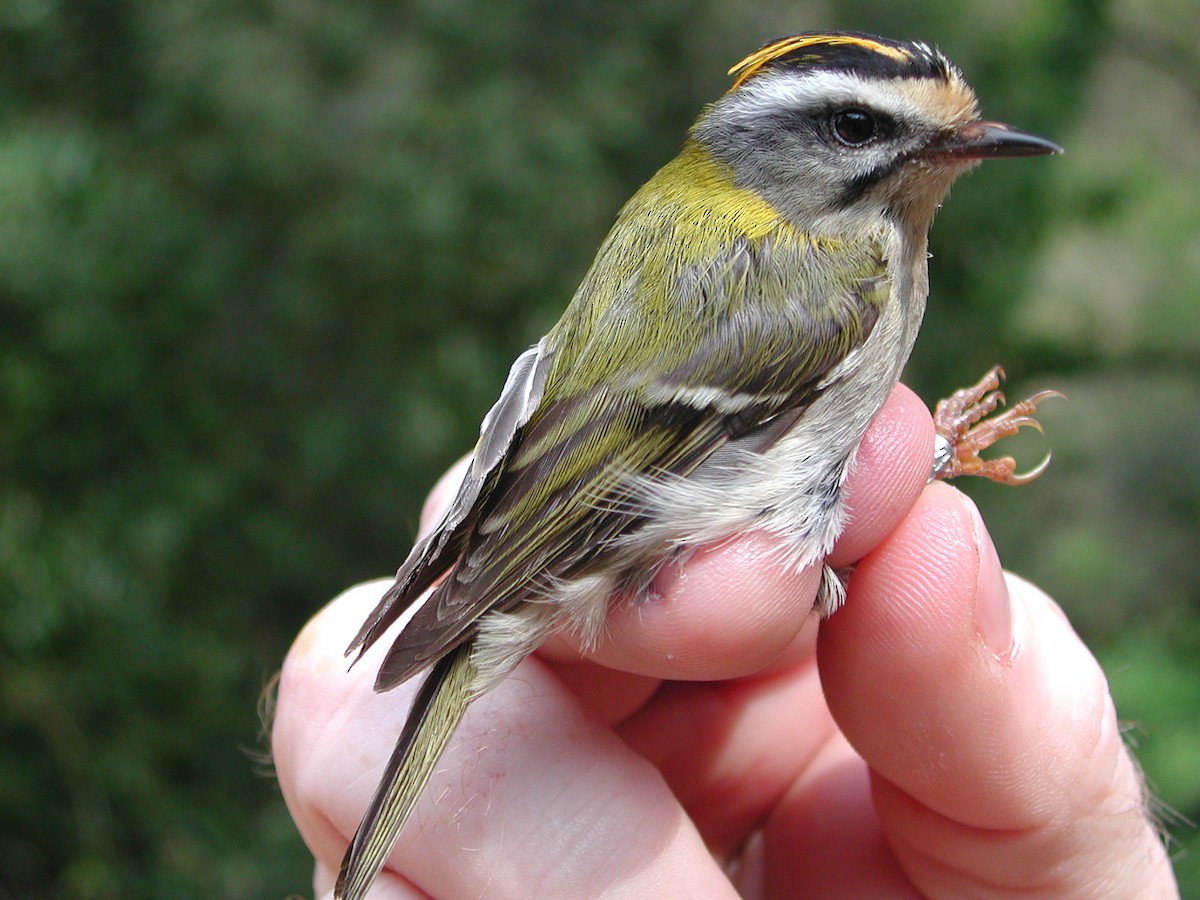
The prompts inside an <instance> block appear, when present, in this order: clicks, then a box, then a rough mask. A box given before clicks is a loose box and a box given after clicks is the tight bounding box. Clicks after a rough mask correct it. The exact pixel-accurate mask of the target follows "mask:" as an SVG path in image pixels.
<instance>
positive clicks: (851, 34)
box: [762, 31, 950, 80]
mask: <svg viewBox="0 0 1200 900" xmlns="http://www.w3.org/2000/svg"><path fill="white" fill-rule="evenodd" d="M812 37H814V38H817V40H814V41H812V42H811V43H809V42H807V41H805V42H804V43H803V45H802V46H799V47H797V48H796V49H795V50H792V51H790V52H784V53H782V54H780V55H778V56H775V57H773V58H770V59H767V60H764V62H763V64H762V68H763V69H769V68H786V69H805V70H810V71H812V70H827V71H841V72H855V73H857V74H860V75H863V76H866V77H868V78H937V79H941V80H946V79H948V78H949V77H950V68H949V64H948V62H947V61H946V58H945V57H944V56H942V54H941V53H939V52H937V51H936V50H934V49H932V48H931V47H930V46H929V45H927V44H924V43H917V42H912V41H898V40H892V39H890V38H881V37H876V36H875V35H870V34H863V33H861V32H855V31H838V32H829V33H827V34H823V35H819V36H818V35H813V36H812ZM803 38H804V36H802V35H798V36H796V37H795V38H779V39H777V40H774V41H769V42H767V43H766V44H765V45H763V50H764V51H765V50H766V49H767V48H768V47H772V46H775V45H783V44H786V43H789V42H798V41H800V40H803Z"/></svg>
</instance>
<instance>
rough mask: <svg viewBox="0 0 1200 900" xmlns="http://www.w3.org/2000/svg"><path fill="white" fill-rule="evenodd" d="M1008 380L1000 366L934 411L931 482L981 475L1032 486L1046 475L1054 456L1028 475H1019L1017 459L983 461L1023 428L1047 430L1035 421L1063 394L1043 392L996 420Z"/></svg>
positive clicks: (1005, 412)
mask: <svg viewBox="0 0 1200 900" xmlns="http://www.w3.org/2000/svg"><path fill="white" fill-rule="evenodd" d="M1003 378H1004V370H1003V369H1001V368H1000V367H999V366H994V367H993V368H992V369H990V370H989V371H988V373H987V374H986V375H984V376H983V378H981V379H980V380H979V382H978V383H977V384H975V385H973V386H971V387H969V388H963V389H962V390H959V391H955V392H954V393H953V394H951V395H950V396H949V397H947V398H946V399H945V400H942V401H940V402H939V403H938V405H937V407H936V408H935V409H934V412H933V424H934V429H935V431H936V432H937V436H936V438H935V444H934V454H933V472H932V474H931V475H930V481H933V480H934V479H939V478H940V479H943V480H944V479H949V478H957V477H958V476H960V475H979V476H982V477H983V478H989V479H991V480H992V481H998V482H1000V483H1001V484H1028V483H1029V482H1031V481H1033V480H1034V479H1035V478H1037V477H1038V476H1039V475H1041V474H1042V473H1043V472H1044V471H1046V467H1047V466H1048V465H1050V454H1049V453H1047V454H1046V458H1045V459H1043V460H1042V461H1041V462H1040V463H1038V464H1037V465H1036V466H1034V467H1033V468H1032V469H1030V470H1029V471H1027V472H1017V463H1016V461H1015V460H1014V459H1013V458H1012V457H1011V456H1003V457H1000V458H998V459H983V458H981V457H980V455H979V453H980V451H982V450H986V449H987V448H988V447H990V446H992V444H994V443H996V442H997V441H998V440H1000V439H1001V438H1006V437H1008V436H1009V435H1013V434H1016V433H1017V432H1018V431H1020V430H1021V429H1022V428H1025V427H1029V428H1034V429H1037V430H1038V431H1041V430H1042V426H1041V424H1040V423H1039V422H1038V421H1037V419H1035V418H1033V413H1034V411H1035V410H1036V409H1037V405H1038V404H1039V403H1041V402H1042V401H1043V400H1045V399H1046V398H1048V397H1062V396H1063V395H1062V394H1060V393H1059V392H1058V391H1039V392H1038V393H1036V394H1034V395H1032V396H1031V397H1027V398H1026V399H1024V400H1022V401H1021V402H1020V403H1017V404H1015V405H1013V406H1011V407H1009V408H1008V409H1006V410H1005V411H1004V412H1002V413H999V414H997V415H994V416H993V415H992V413H993V412H995V410H996V407H998V406H1000V405H1001V404H1002V403H1004V394H1002V393H1001V392H1000V390H999V387H1000V382H1001V380H1002V379H1003ZM989 417H990V418H989Z"/></svg>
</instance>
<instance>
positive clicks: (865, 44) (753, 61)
mask: <svg viewBox="0 0 1200 900" xmlns="http://www.w3.org/2000/svg"><path fill="white" fill-rule="evenodd" d="M817 46H826V47H838V46H843V47H862V48H863V49H864V50H870V51H871V52H872V53H881V54H883V55H884V56H890V57H891V58H892V59H896V60H900V61H903V60H906V59H909V58H910V55H909V53H908V51H907V50H903V49H901V48H900V47H893V46H890V45H888V44H883V43H880V42H879V41H875V40H871V38H866V37H858V36H856V35H848V34H798V35H796V36H795V37H787V38H780V39H779V40H777V41H773V42H771V43H770V44H767V45H766V46H765V47H763V48H762V49H760V50H755V51H754V52H753V53H751V54H750V55H749V56H747V57H746V58H745V59H743V60H742V61H741V62H740V63H738V64H737V65H736V66H733V67H732V68H731V69H730V70H729V71H728V72H727V73H726V74H728V75H736V76H737V77H736V78H735V79H734V82H733V87H734V88H736V87H738V86H739V85H741V83H742V82H744V81H745V80H746V79H747V78H749V77H750V76H751V75H753V74H754V73H755V72H757V71H759V70H760V69H761V68H762V67H763V66H765V65H767V64H768V63H770V62H773V61H774V60H777V59H779V58H780V57H783V56H787V55H788V54H789V53H795V52H796V51H797V50H803V49H804V48H805V47H817ZM732 89H733V88H731V89H730V90H732Z"/></svg>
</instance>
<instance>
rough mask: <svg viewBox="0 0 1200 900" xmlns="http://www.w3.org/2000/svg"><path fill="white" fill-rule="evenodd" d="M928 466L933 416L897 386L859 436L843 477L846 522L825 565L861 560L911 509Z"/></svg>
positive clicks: (931, 445)
mask: <svg viewBox="0 0 1200 900" xmlns="http://www.w3.org/2000/svg"><path fill="white" fill-rule="evenodd" d="M932 464H933V419H932V418H931V417H930V415H929V410H928V409H927V408H926V407H925V404H924V402H923V401H922V400H921V399H920V398H919V397H918V396H917V395H916V394H914V393H913V392H912V391H911V390H909V389H908V388H907V387H905V386H904V385H902V384H898V385H896V387H895V389H894V390H893V391H892V393H891V396H889V397H888V400H887V402H886V403H884V405H883V406H882V408H880V410H879V412H878V413H877V414H876V415H875V418H874V419H872V420H871V424H870V426H869V427H868V428H867V431H866V433H865V434H864V435H863V439H862V442H861V443H860V444H859V447H858V453H857V454H856V456H855V461H854V466H853V468H852V469H851V470H850V474H849V476H848V477H847V479H846V488H845V490H846V510H847V524H846V529H845V531H844V532H843V533H842V536H841V537H840V538H839V539H838V542H837V545H836V546H835V547H834V550H833V553H832V554H830V564H831V565H833V566H834V567H835V568H839V567H842V566H846V565H849V564H850V563H853V562H855V561H857V560H859V559H861V558H862V557H863V556H864V555H866V553H868V552H869V551H870V550H871V549H872V548H873V547H875V546H877V545H878V544H879V542H880V541H882V540H883V538H884V537H886V536H887V535H888V534H889V533H890V532H891V531H892V530H893V529H894V528H895V527H896V526H897V525H898V524H899V523H900V521H901V519H903V518H904V516H905V514H906V513H907V512H908V511H909V510H910V509H911V508H912V506H913V504H914V503H915V502H916V500H917V497H918V496H920V493H921V490H922V488H923V487H924V486H925V484H926V482H928V480H929V472H930V469H931V467H932Z"/></svg>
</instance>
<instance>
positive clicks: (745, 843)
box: [272, 387, 1178, 900]
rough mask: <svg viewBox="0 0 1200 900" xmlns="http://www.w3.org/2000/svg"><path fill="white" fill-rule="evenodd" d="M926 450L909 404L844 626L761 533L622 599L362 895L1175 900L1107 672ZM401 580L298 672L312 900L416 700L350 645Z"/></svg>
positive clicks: (293, 796) (452, 759)
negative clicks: (379, 689)
mask: <svg viewBox="0 0 1200 900" xmlns="http://www.w3.org/2000/svg"><path fill="white" fill-rule="evenodd" d="M932 441H933V435H932V423H931V422H930V419H929V414H928V412H927V411H926V410H925V408H924V406H923V405H922V404H921V403H920V401H919V400H918V399H917V398H916V397H915V395H913V394H912V393H911V392H910V391H908V390H907V389H905V388H903V387H899V388H897V389H896V391H895V392H894V393H893V394H892V397H891V398H890V400H889V401H888V403H887V404H886V405H885V407H884V408H883V410H881V412H880V414H879V415H878V416H877V417H876V419H875V421H874V422H873V423H872V426H871V428H870V430H869V431H868V433H867V435H866V437H865V438H864V441H863V444H862V446H861V448H860V451H859V454H858V461H857V464H856V466H855V468H854V471H853V472H852V474H851V476H850V479H849V481H848V482H847V486H846V489H847V491H848V501H849V506H850V511H851V516H850V520H849V524H848V526H847V529H846V531H845V533H844V535H843V536H842V538H841V540H840V541H839V543H838V546H837V548H836V549H835V551H834V554H833V556H832V558H831V562H832V563H833V564H834V565H835V566H837V567H847V566H850V565H852V564H853V565H855V568H854V572H853V575H852V576H851V578H850V580H849V586H848V599H847V602H846V605H845V607H844V608H843V609H841V610H840V611H838V612H837V613H836V614H835V615H833V616H832V617H830V618H829V619H827V620H825V621H822V622H820V623H818V622H817V621H816V619H815V617H813V616H812V615H810V609H811V606H812V603H813V599H814V597H815V594H816V588H817V584H818V573H817V572H816V571H815V570H806V571H802V572H787V571H784V570H782V569H781V568H779V567H778V566H777V565H775V563H774V556H773V549H774V548H773V547H772V546H771V544H770V543H769V541H768V540H767V539H766V538H765V537H763V536H762V535H754V534H751V535H745V536H743V537H741V538H739V539H738V540H737V541H734V542H730V543H728V544H724V545H722V546H720V547H713V548H706V549H704V550H702V551H700V552H698V553H696V554H695V555H694V556H693V557H692V558H691V559H690V560H689V561H688V563H687V564H686V565H685V566H684V567H683V568H682V570H679V571H673V572H670V573H668V574H666V575H664V576H662V577H661V578H660V579H659V581H658V583H657V584H656V585H655V587H656V593H657V596H656V597H655V598H654V599H652V600H650V601H647V602H643V603H640V604H637V605H633V606H630V605H619V606H617V607H616V608H614V610H613V611H612V613H611V615H610V617H609V623H608V629H607V631H606V634H605V636H604V638H603V640H602V641H601V643H600V644H599V646H597V647H594V648H590V649H588V650H587V651H586V652H583V651H581V649H580V648H579V647H578V646H576V645H574V644H572V642H571V641H570V639H569V638H567V637H556V638H554V639H553V640H551V641H550V642H548V643H547V645H546V646H544V647H543V648H542V649H541V650H540V651H539V652H538V653H537V654H535V656H534V657H532V658H530V659H529V660H527V661H526V662H525V663H523V664H522V665H521V666H520V667H519V668H518V669H517V671H516V672H515V673H514V674H513V675H512V676H511V677H510V678H509V679H508V680H507V681H505V682H504V683H503V684H502V685H501V686H500V687H498V688H497V689H496V690H494V691H493V692H491V693H490V694H488V695H486V696H484V697H483V698H481V699H479V700H478V701H476V702H475V703H474V704H472V706H471V708H470V709H469V710H468V712H467V715H466V718H465V719H464V721H463V724H462V726H461V727H460V729H459V731H458V733H457V734H456V735H455V737H454V739H453V740H452V742H451V744H450V747H449V748H448V750H447V752H446V754H445V755H444V756H443V758H442V760H441V761H440V762H439V764H438V766H437V768H436V770H435V772H434V775H433V777H432V779H431V781H430V784H429V786H428V787H427V788H426V790H425V793H424V795H423V796H422V798H421V800H420V802H419V803H418V805H417V808H416V810H415V812H414V814H413V816H412V818H411V819H410V821H409V823H408V825H407V826H406V828H405V830H404V831H403V833H402V834H401V836H400V839H399V841H398V842H397V844H396V847H395V848H394V849H393V851H392V854H391V856H390V858H389V861H388V865H387V867H386V868H385V870H384V872H383V874H382V875H381V877H380V879H379V881H378V882H377V883H376V887H375V888H374V891H373V893H372V894H371V896H372V897H373V898H380V900H383V898H412V897H439V898H457V897H482V896H487V897H510V896H522V897H529V896H538V897H606V898H607V897H639V898H640V897H705V898H720V897H738V896H741V897H752V898H753V897H838V898H842V897H916V896H931V897H966V896H970V897H1008V896H1016V895H1020V896H1021V897H1025V898H1027V897H1139V898H1142V897H1175V896H1178V891H1177V889H1176V887H1175V882H1174V878H1173V875H1172V872H1171V868H1170V865H1169V863H1168V861H1167V857H1166V854H1165V852H1164V850H1163V847H1162V844H1161V842H1160V840H1159V838H1158V835H1157V834H1156V832H1155V829H1154V828H1153V826H1152V824H1151V822H1150V821H1149V820H1148V818H1147V815H1146V811H1145V807H1146V804H1145V799H1144V796H1143V789H1142V784H1141V780H1140V778H1139V776H1138V773H1137V769H1136V766H1135V765H1134V763H1133V761H1132V759H1131V758H1130V756H1129V754H1128V751H1127V750H1126V748H1125V746H1124V744H1123V743H1122V741H1121V737H1120V731H1119V728H1118V724H1117V718H1116V713H1115V711H1114V708H1113V704H1112V701H1111V698H1110V696H1109V693H1108V688H1107V683H1106V681H1105V678H1104V675H1103V673H1102V671H1101V670H1100V668H1099V666H1098V665H1097V663H1096V661H1095V659H1094V658H1093V657H1092V655H1091V654H1090V653H1089V651H1088V650H1087V648H1086V647H1085V646H1084V645H1083V643H1082V642H1081V641H1080V640H1079V638H1078V636H1077V635H1076V634H1075V633H1074V631H1072V629H1071V627H1070V625H1069V623H1068V622H1067V620H1066V618H1065V616H1064V615H1063V613H1062V611H1061V610H1060V609H1059V608H1058V607H1057V606H1056V605H1055V604H1054V603H1053V601H1051V600H1050V599H1049V598H1048V597H1047V596H1046V595H1045V594H1043V593H1042V592H1041V591H1039V590H1038V589H1037V588H1035V587H1033V586H1032V585H1030V584H1028V583H1027V582H1025V581H1022V580H1021V579H1019V578H1016V577H1015V576H1012V575H1007V574H1005V573H1004V572H1003V571H1002V570H1001V568H1000V563H999V560H998V558H997V556H996V552H995V549H994V547H993V545H992V542H991V540H990V538H989V537H988V535H987V530H986V528H985V526H984V524H983V521H982V519H981V518H980V517H979V514H978V512H977V511H976V509H975V506H974V504H973V503H971V501H970V500H968V499H967V498H966V497H965V496H963V495H962V494H961V493H960V492H958V491H957V490H956V489H954V488H953V487H950V486H948V485H945V484H940V483H935V484H929V485H927V484H926V479H927V476H928V472H929V465H930V448H931V446H932ZM456 479H457V476H456V474H455V470H452V471H451V472H450V473H448V474H447V476H446V477H445V478H444V479H443V480H442V481H441V482H440V483H439V485H438V487H437V488H435V490H434V492H433V494H432V495H431V497H430V501H429V502H428V503H427V505H426V510H425V514H424V515H423V518H422V525H423V527H425V528H428V527H430V525H431V524H432V523H433V522H434V521H435V520H436V514H437V511H438V510H439V509H440V508H441V507H442V505H444V504H445V503H446V502H448V500H449V495H450V493H451V492H452V490H453V487H454V485H455V483H456ZM385 587H386V582H373V583H369V584H365V585H360V586H358V587H355V588H352V589H351V590H349V591H347V592H346V593H344V594H342V595H341V596H340V597H338V598H337V599H336V600H334V601H333V602H332V603H330V604H329V605H328V606H326V607H325V608H324V609H323V610H321V612H319V613H318V614H317V615H316V616H315V617H314V618H313V619H312V620H311V621H310V622H309V623H308V624H307V625H306V626H305V627H304V629H303V630H302V631H301V633H300V635H299V636H298V637H297V639H296V642H295V644H294V645H293V647H292V649H291V651H290V653H289V655H288V658H287V661H286V662H285V664H284V668H283V673H282V676H281V679H280V684H279V695H278V704H277V707H276V715H275V722H274V730H273V735H272V746H273V752H274V756H275V762H276V769H277V772H278V776H279V780H280V784H281V787H282V790H283V794H284V797H285V799H286V801H287V804H288V807H289V809H290V810H291V812H292V815H293V817H294V818H295V820H296V823H297V826H298V828H299V829H300V832H301V834H302V835H303V837H304V840H305V841H306V842H307V844H308V846H309V848H310V849H311V850H312V852H313V855H314V857H315V858H316V870H315V875H314V887H315V889H316V891H317V893H318V895H323V894H328V893H329V892H330V891H331V890H332V886H333V881H334V878H335V876H336V872H337V868H338V864H339V862H340V860H341V857H342V854H343V853H344V851H345V848H346V844H347V842H348V840H349V837H350V835H352V834H353V833H354V829H355V827H356V826H357V824H358V820H359V818H360V817H361V815H362V813H363V811H364V810H365V808H366V806H367V803H368V801H369V799H370V796H371V793H372V792H373V790H374V787H375V784H376V782H377V781H378V778H379V775H380V773H381V770H382V767H383V766H384V764H385V763H386V761H387V758H388V756H389V755H390V753H391V750H392V746H393V744H394V742H395V739H396V736H397V734H398V733H399V731H400V727H401V725H402V723H403V720H404V717H405V715H406V713H407V707H408V703H409V701H410V699H411V696H412V693H413V691H414V690H415V686H414V685H404V686H402V687H400V688H398V689H396V690H394V691H390V692H388V693H384V694H376V693H374V691H373V690H372V687H371V685H372V682H373V679H374V676H375V671H376V669H377V668H378V664H379V661H380V659H381V658H382V655H383V652H384V651H385V650H386V645H387V644H388V640H387V639H386V637H385V639H384V640H383V641H381V642H380V643H379V644H378V645H376V646H375V647H374V648H373V649H372V650H371V651H370V652H368V653H367V654H366V656H365V657H364V658H363V659H362V660H361V661H360V662H359V663H358V664H357V665H355V666H354V667H353V668H350V669H348V668H347V662H348V661H347V660H346V658H345V657H344V656H343V651H344V649H345V647H346V645H347V644H348V643H349V641H350V639H351V637H353V635H354V634H355V632H356V631H357V629H358V627H359V625H360V624H361V622H362V620H363V618H364V617H365V615H366V614H367V612H369V610H370V609H371V608H372V607H373V606H374V604H375V602H376V601H377V600H378V598H379V596H380V594H381V592H382V591H383V589H384V588H385Z"/></svg>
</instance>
